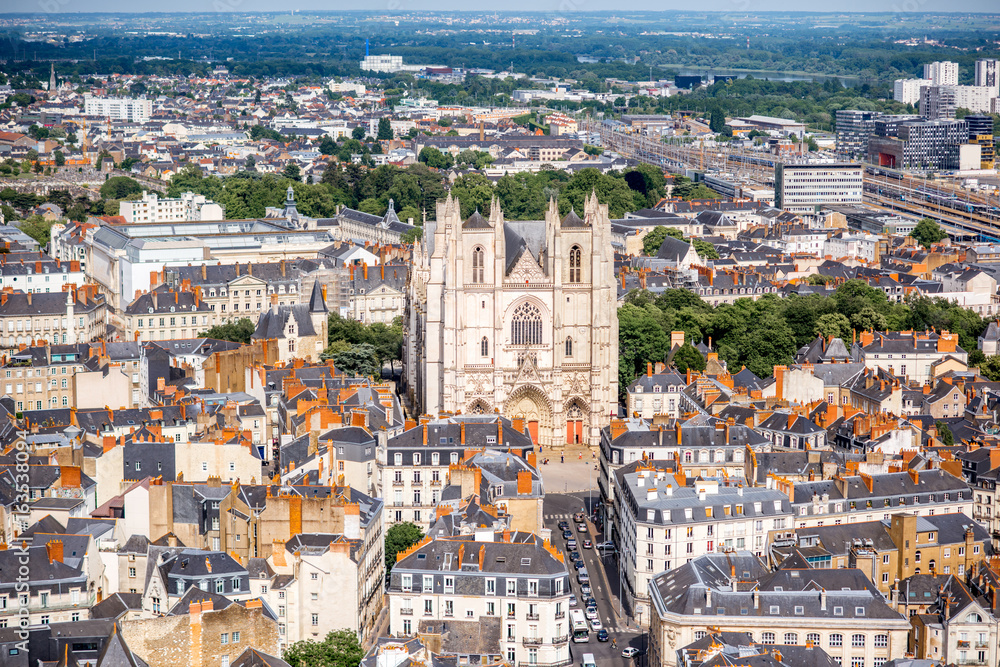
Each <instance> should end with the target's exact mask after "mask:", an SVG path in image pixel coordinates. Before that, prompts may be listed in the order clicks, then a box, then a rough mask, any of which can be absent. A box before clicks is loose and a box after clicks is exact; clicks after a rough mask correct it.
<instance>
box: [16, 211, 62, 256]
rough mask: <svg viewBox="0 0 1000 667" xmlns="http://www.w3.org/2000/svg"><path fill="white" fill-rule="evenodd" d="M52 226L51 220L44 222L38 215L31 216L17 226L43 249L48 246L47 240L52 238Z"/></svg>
mask: <svg viewBox="0 0 1000 667" xmlns="http://www.w3.org/2000/svg"><path fill="white" fill-rule="evenodd" d="M8 222H9V221H8ZM52 225H53V221H52V220H46V219H45V218H43V217H42V216H40V215H33V216H31V217H30V218H28V219H27V220H25V221H24V222H21V223H20V224H18V228H19V229H20V230H21V231H22V232H24V233H25V234H27V235H28V236H30V237H31V238H33V239H35V240H36V241H38V245H40V246H41V247H43V248H44V247H45V246H47V245H48V244H49V239H51V238H52Z"/></svg>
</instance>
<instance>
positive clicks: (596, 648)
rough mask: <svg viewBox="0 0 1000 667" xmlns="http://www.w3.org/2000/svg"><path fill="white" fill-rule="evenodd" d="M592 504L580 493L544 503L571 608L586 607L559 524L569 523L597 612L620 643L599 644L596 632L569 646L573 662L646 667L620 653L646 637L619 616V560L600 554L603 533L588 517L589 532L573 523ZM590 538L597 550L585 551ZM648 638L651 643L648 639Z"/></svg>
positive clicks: (549, 496)
mask: <svg viewBox="0 0 1000 667" xmlns="http://www.w3.org/2000/svg"><path fill="white" fill-rule="evenodd" d="M595 486H596V480H595ZM597 497H598V493H597V490H596V488H595V489H594V490H593V499H594V500H593V502H595V503H596V502H597ZM589 502H590V492H589V491H580V492H577V493H570V494H547V495H546V497H545V504H544V523H545V527H546V528H549V529H551V530H552V543H553V544H554V545H555V546H556V547H557V548H559V549H560V550H562V551H563V553H564V554H565V557H566V565H567V567H568V568H569V572H570V580H571V582H572V589H573V593H574V594H575V595H576V599H577V606H575V607H571V609H585V608H586V605H585V604H584V602H583V601H584V596H583V594H582V593H581V592H580V584H579V583H578V582H577V580H576V572H577V571H576V569H575V568H574V567H573V562H572V561H571V560H570V558H569V552H570V551H571V550H570V549H567V548H566V542H567V540H565V539H564V538H563V536H562V529H561V528H559V525H558V524H559V522H560V521H566V522H568V523H569V525H570V528H569V529H570V530H571V531H572V532H573V537H574V538H575V539H576V541H577V549H576V550H577V551H579V552H580V557H581V558H582V559H583V562H584V564H585V566H586V568H587V572H588V573H589V574H590V586H591V588H592V589H593V593H592V596H593V597H594V599H595V600H597V610H598V614H599V615H600V619H601V623H602V625H603V627H604V628H605V629H606V630H607V631H608V634H609V635H610V638H611V639H614V640H615V641H616V642H617V643H618V647H617V648H612V647H611V642H610V641H607V642H598V641H597V633H596V632H591V633H590V641H589V642H587V643H579V644H574V643H570V650H571V652H572V655H573V660H574V663H575V664H577V665H579V663H580V658H581V657H582V656H583V654H584V653H593V654H594V657H595V659H596V660H597V664H598V665H599V666H600V667H605V666H608V667H631V666H632V665H635V666H636V667H640V666H641V665H643V664H645V663H644V662H642V660H644V658H632V659H627V658H623V657H621V651H622V649H623V648H625V647H626V646H635V647H636V648H641V647H642V645H643V637H642V635H641V634H640V633H639V632H638V630H637V628H636V627H635V624H634V623H633V624H632V625H631V627H629V619H628V618H627V617H621V616H619V611H620V604H619V599H618V590H619V586H618V572H617V560H616V559H615V556H614V555H612V554H610V553H608V554H607V555H604V556H602V555H601V552H599V551H598V550H597V548H596V546H597V545H598V544H600V543H601V542H603V541H604V534H603V532H598V530H597V527H596V526H595V525H594V523H593V522H592V521H590V520H589V518H588V520H587V532H586V533H580V532H577V527H576V523H575V522H574V521H573V515H574V514H575V513H577V512H584V513H585V514H587V515H588V517H589V515H590V512H589V511H588V510H587V508H588V503H589ZM587 539H589V540H591V541H592V542H593V543H594V547H595V548H592V549H584V548H583V540H587ZM646 639H647V640H648V638H646Z"/></svg>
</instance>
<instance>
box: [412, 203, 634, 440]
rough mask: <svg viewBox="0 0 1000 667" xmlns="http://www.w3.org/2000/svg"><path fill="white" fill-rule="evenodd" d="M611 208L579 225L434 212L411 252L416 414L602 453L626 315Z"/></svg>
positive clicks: (548, 218)
mask: <svg viewBox="0 0 1000 667" xmlns="http://www.w3.org/2000/svg"><path fill="white" fill-rule="evenodd" d="M616 296H617V291H616V284H615V280H614V251H613V249H612V246H611V222H610V219H609V217H608V208H607V206H602V205H601V204H599V203H598V201H597V197H596V196H595V195H592V196H591V197H589V198H588V199H587V202H586V205H585V207H584V211H583V217H582V218H581V217H580V216H579V215H577V214H576V213H575V212H572V211H571V212H570V213H569V214H568V215H566V216H565V217H560V215H559V210H558V208H557V207H556V203H555V202H554V201H552V202H550V204H549V208H548V210H547V211H546V214H545V220H528V221H506V220H504V217H503V212H502V211H501V210H500V206H499V202H498V201H494V202H493V203H492V205H491V207H490V216H489V218H485V217H483V216H482V215H480V214H479V213H478V212H476V213H474V214H473V215H471V216H469V217H468V218H467V219H465V220H462V219H461V215H460V207H459V202H458V200H457V199H452V198H451V196H450V195H449V196H448V198H447V199H446V200H444V201H440V202H438V204H437V216H436V220H434V221H428V222H427V224H426V226H425V231H424V238H423V240H422V241H421V242H419V243H417V244H416V246H415V247H414V259H413V270H412V272H411V275H410V283H409V286H408V299H407V300H408V303H407V313H406V318H405V326H406V339H405V343H404V356H405V368H406V377H405V382H406V390H407V391H408V393H409V395H410V398H411V400H412V401H413V403H414V405H415V407H416V409H417V410H418V411H420V412H422V413H425V414H431V415H437V414H439V413H441V412H452V413H459V412H460V413H464V414H468V413H473V414H477V413H478V414H493V413H495V412H499V413H500V414H502V415H504V416H505V417H508V418H510V419H511V420H520V423H523V424H524V426H525V427H526V428H527V429H528V432H529V433H530V435H531V437H532V439H533V440H534V441H535V443H537V444H540V445H543V446H547V447H551V446H555V447H559V446H562V445H565V444H567V443H582V444H587V445H592V446H597V445H598V444H599V443H600V430H601V428H602V427H603V426H605V425H607V424H608V423H609V420H610V417H611V416H612V415H613V414H615V413H616V409H617V401H618V317H617V312H616Z"/></svg>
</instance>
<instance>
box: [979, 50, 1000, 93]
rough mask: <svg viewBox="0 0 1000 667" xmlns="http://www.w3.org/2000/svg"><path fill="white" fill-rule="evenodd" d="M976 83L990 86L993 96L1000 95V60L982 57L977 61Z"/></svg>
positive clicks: (986, 86) (981, 85)
mask: <svg viewBox="0 0 1000 667" xmlns="http://www.w3.org/2000/svg"><path fill="white" fill-rule="evenodd" d="M975 85H977V86H980V87H982V88H989V89H990V90H991V91H992V93H991V97H998V96H1000V60H996V59H993V58H982V59H980V60H977V61H976V79H975Z"/></svg>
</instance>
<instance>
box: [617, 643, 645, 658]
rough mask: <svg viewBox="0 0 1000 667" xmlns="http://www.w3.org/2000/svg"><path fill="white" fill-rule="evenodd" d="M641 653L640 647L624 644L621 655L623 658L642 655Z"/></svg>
mask: <svg viewBox="0 0 1000 667" xmlns="http://www.w3.org/2000/svg"><path fill="white" fill-rule="evenodd" d="M642 654H643V651H641V650H640V649H637V648H636V647H634V646H626V647H625V648H623V649H622V657H623V658H634V657H635V656H637V655H642Z"/></svg>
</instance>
